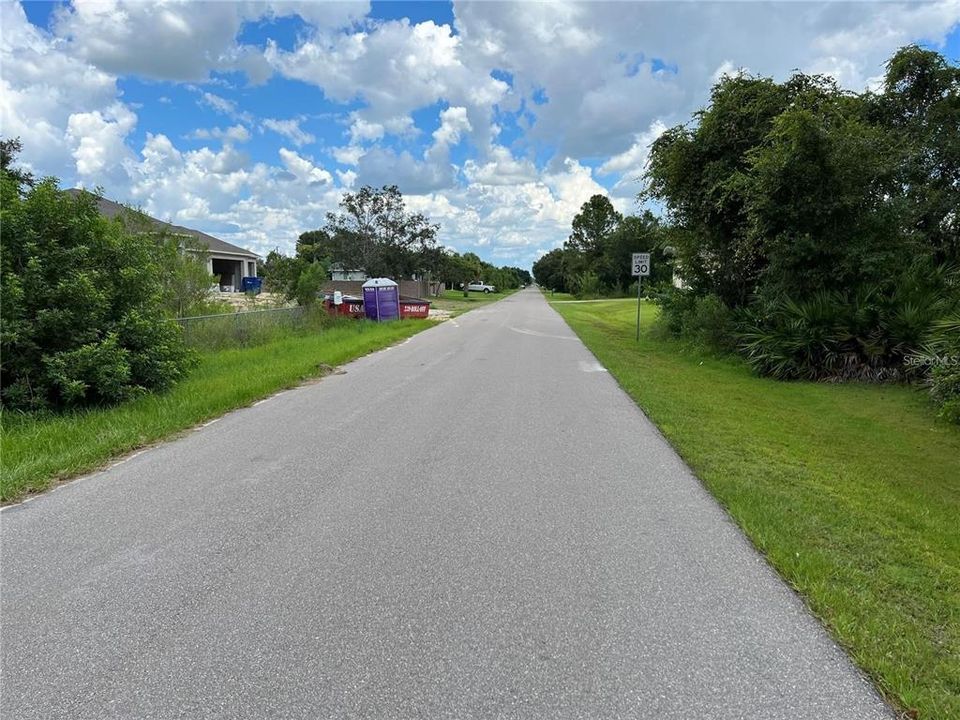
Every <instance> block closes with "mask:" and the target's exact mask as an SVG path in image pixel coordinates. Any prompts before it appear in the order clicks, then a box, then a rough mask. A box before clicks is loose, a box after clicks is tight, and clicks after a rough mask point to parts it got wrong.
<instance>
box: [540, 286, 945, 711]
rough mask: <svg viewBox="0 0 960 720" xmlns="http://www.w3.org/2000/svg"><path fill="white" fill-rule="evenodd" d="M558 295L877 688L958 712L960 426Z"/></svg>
mask: <svg viewBox="0 0 960 720" xmlns="http://www.w3.org/2000/svg"><path fill="white" fill-rule="evenodd" d="M554 307H555V309H556V310H557V311H558V312H559V313H560V314H561V315H562V316H563V317H564V319H565V320H566V321H567V322H568V323H569V324H570V326H571V327H572V328H573V330H574V331H575V332H576V333H577V335H579V336H580V338H581V339H582V340H583V341H584V343H586V345H587V346H588V347H589V348H590V350H591V351H592V352H593V353H594V354H595V355H596V356H597V359H598V360H600V362H602V363H603V364H604V365H605V366H606V367H607V368H608V369H609V370H610V372H611V373H612V374H613V375H614V377H616V379H617V380H618V381H619V383H620V384H621V386H622V387H623V388H624V389H625V390H626V391H627V392H628V393H629V394H630V395H631V397H633V398H634V400H635V401H636V402H637V404H638V405H639V406H640V407H641V408H642V409H643V411H644V412H645V413H646V414H647V415H648V416H649V417H650V419H651V420H652V421H653V422H654V423H656V425H657V426H658V427H659V428H660V430H661V431H662V432H663V433H664V435H665V436H666V437H667V438H668V439H669V440H670V442H671V443H672V444H673V446H674V447H675V448H676V449H677V451H678V452H679V453H680V455H681V456H682V457H683V458H684V460H685V461H686V462H687V463H688V464H689V465H690V466H691V468H693V470H694V471H695V472H696V473H697V475H698V476H699V477H700V478H701V479H702V481H703V482H704V483H705V484H706V486H707V487H708V488H709V489H710V490H711V492H713V494H714V495H715V496H716V497H717V498H718V499H719V500H720V502H721V503H722V504H723V505H724V506H725V507H726V508H727V509H728V511H729V513H730V515H731V516H732V517H733V518H734V520H735V521H736V522H737V523H738V524H739V525H740V527H741V528H743V530H744V531H745V532H746V534H747V535H748V536H749V537H750V539H751V540H752V541H753V543H754V544H755V545H756V546H757V547H758V548H759V549H760V550H761V551H762V552H763V553H764V554H765V555H766V556H767V557H768V558H769V560H770V562H771V563H772V564H773V565H774V566H775V567H776V568H777V570H778V571H779V572H780V574H781V575H782V576H783V577H784V578H786V580H787V581H788V582H790V583H791V584H792V585H793V586H794V587H795V588H796V589H797V590H798V591H799V592H800V593H801V594H803V595H804V597H805V598H806V599H807V601H808V603H809V605H810V607H811V608H812V609H813V611H814V612H815V613H816V614H817V615H818V616H819V617H820V618H822V619H823V621H824V622H825V624H826V625H827V626H828V627H829V629H830V630H831V632H832V633H833V634H834V636H835V637H836V638H837V640H838V641H839V642H840V643H841V644H842V645H843V646H844V647H845V648H847V650H848V651H849V652H850V654H851V655H852V657H853V658H854V660H855V661H856V662H857V663H858V664H859V665H860V667H862V668H863V669H864V670H865V671H867V672H868V673H869V674H870V675H871V677H873V678H874V680H875V681H876V683H877V685H878V686H879V687H880V689H881V690H882V691H883V692H884V693H885V694H886V695H887V696H888V697H890V698H891V699H893V700H894V701H895V702H897V703H898V704H900V705H901V706H902V707H903V708H905V709H911V710H915V711H916V712H917V715H916V716H917V717H919V718H931V719H932V718H942V719H944V720H946V719H947V718H958V717H960V663H958V662H957V658H958V657H960V532H958V531H957V528H958V525H957V518H958V517H960V428H958V427H956V426H953V425H950V424H948V423H946V422H943V421H938V420H936V419H935V415H934V413H935V410H934V408H933V407H932V404H931V403H930V401H929V399H928V397H927V395H926V394H925V393H924V392H922V391H920V390H917V389H913V388H909V387H904V386H882V385H866V384H822V383H811V382H778V381H774V380H767V379H764V378H759V377H756V376H754V375H753V374H751V372H750V371H749V370H748V368H747V367H746V366H745V365H744V364H743V363H742V362H740V361H738V360H736V359H718V358H714V357H711V356H705V355H700V354H697V353H695V352H691V351H686V350H685V349H684V348H682V347H681V346H680V345H679V344H677V343H674V342H672V341H668V340H659V339H656V338H655V337H651V335H650V333H649V329H650V324H649V321H650V320H653V318H654V317H655V315H656V308H655V307H653V306H652V305H646V304H645V306H644V310H643V317H644V323H645V327H644V332H643V334H642V337H641V340H640V342H639V343H638V342H636V341H635V339H634V333H635V322H636V309H635V307H634V306H633V305H626V304H624V303H620V302H610V303H589V304H575V303H570V304H566V303H558V304H557V305H555V306H554Z"/></svg>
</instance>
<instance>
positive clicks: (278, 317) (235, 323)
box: [177, 306, 335, 350]
mask: <svg viewBox="0 0 960 720" xmlns="http://www.w3.org/2000/svg"><path fill="white" fill-rule="evenodd" d="M177 322H178V323H180V327H182V328H183V337H184V340H185V342H186V343H187V346H188V347H191V348H194V349H197V350H225V349H229V348H236V347H253V346H255V345H263V344H264V343H268V342H275V341H277V340H280V339H282V338H284V337H288V336H290V335H295V334H306V333H311V332H319V331H321V330H323V329H324V328H328V327H330V326H332V325H333V324H334V323H335V320H334V319H333V318H331V317H330V315H328V314H327V312H326V311H325V310H324V309H323V308H322V307H314V308H309V309H308V308H304V307H302V306H296V307H289V308H273V309H269V310H251V311H249V312H230V313H218V314H211V315H201V316H198V317H186V318H179V319H178V320H177Z"/></svg>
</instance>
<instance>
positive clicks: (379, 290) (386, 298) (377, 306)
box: [363, 278, 400, 322]
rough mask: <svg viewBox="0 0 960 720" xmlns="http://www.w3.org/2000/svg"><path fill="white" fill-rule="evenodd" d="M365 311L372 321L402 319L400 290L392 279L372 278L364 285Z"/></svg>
mask: <svg viewBox="0 0 960 720" xmlns="http://www.w3.org/2000/svg"><path fill="white" fill-rule="evenodd" d="M363 310H364V312H365V313H366V315H367V318H368V319H370V320H376V321H377V322H380V321H381V320H399V319H400V288H399V286H398V285H397V284H396V283H395V282H394V281H393V280H391V279H390V278H371V279H370V280H367V281H366V282H365V283H364V284H363Z"/></svg>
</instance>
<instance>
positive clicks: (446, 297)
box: [430, 290, 517, 315]
mask: <svg viewBox="0 0 960 720" xmlns="http://www.w3.org/2000/svg"><path fill="white" fill-rule="evenodd" d="M515 292H517V291H516V290H507V291H506V292H495V293H482V292H472V293H469V294H468V296H467V297H464V296H463V291H462V290H444V291H443V293H442V294H441V295H440V296H439V297H436V298H431V299H430V302H431V303H432V305H431V307H434V308H437V309H438V310H446V311H447V312H449V313H451V314H453V315H459V314H460V313H464V312H467V311H468V310H473V309H474V308H477V307H480V306H481V305H487V304H489V303H492V302H496V301H497V300H503V298H505V297H508V296H510V295H513V294H514V293H515Z"/></svg>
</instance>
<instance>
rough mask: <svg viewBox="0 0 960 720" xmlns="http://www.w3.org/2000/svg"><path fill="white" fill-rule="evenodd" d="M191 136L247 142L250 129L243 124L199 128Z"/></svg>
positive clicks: (192, 137) (202, 138)
mask: <svg viewBox="0 0 960 720" xmlns="http://www.w3.org/2000/svg"><path fill="white" fill-rule="evenodd" d="M189 137H190V138H191V139H193V140H221V141H223V142H233V143H245V142H247V141H249V140H250V131H249V130H247V128H245V127H244V126H243V125H232V126H231V127H228V128H219V127H214V128H197V129H196V130H194V131H193V132H192V133H190V135H189Z"/></svg>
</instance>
